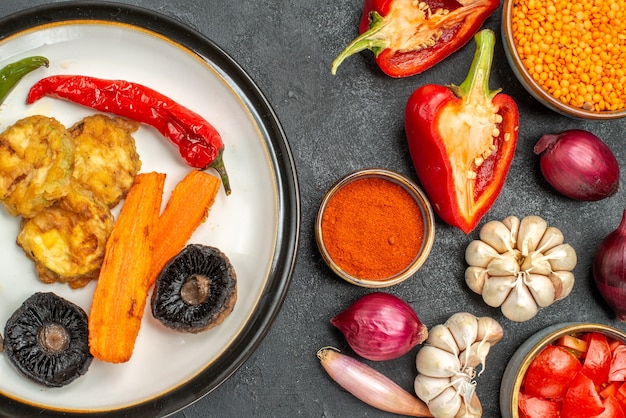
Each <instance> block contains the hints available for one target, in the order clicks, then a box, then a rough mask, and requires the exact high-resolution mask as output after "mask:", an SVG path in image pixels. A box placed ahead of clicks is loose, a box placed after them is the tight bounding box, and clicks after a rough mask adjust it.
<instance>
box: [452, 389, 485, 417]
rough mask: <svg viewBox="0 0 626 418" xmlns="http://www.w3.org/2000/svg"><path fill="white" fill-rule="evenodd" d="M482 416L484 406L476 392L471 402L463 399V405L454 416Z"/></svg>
mask: <svg viewBox="0 0 626 418" xmlns="http://www.w3.org/2000/svg"><path fill="white" fill-rule="evenodd" d="M482 416H483V406H482V405H481V404H480V399H478V395H476V394H474V395H473V396H472V399H471V401H470V403H469V404H468V403H466V402H465V401H463V403H462V405H461V407H460V408H459V412H458V413H457V414H456V415H455V416H454V418H480V417H482Z"/></svg>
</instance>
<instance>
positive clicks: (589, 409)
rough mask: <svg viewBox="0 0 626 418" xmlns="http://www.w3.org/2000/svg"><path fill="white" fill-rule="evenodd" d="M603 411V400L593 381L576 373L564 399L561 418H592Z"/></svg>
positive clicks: (582, 374)
mask: <svg viewBox="0 0 626 418" xmlns="http://www.w3.org/2000/svg"><path fill="white" fill-rule="evenodd" d="M603 411H604V406H603V405H602V399H601V398H600V395H598V391H597V390H596V385H594V383H593V380H591V378H589V377H587V375H585V374H584V373H582V372H580V373H576V376H574V379H573V380H572V382H571V384H570V386H569V388H568V389H567V392H566V393H565V397H564V398H563V407H562V409H561V417H563V418H591V417H595V416H596V415H598V414H600V413H601V412H603Z"/></svg>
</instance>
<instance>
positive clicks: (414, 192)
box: [315, 168, 435, 288]
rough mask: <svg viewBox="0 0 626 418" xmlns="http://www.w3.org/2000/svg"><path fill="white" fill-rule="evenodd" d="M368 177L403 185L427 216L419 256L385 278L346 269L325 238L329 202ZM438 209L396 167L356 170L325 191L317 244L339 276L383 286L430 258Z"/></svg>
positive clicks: (405, 276)
mask: <svg viewBox="0 0 626 418" xmlns="http://www.w3.org/2000/svg"><path fill="white" fill-rule="evenodd" d="M365 178H379V179H383V180H386V181H389V182H391V183H394V184H396V185H398V186H400V187H402V188H403V189H404V190H405V191H407V192H408V194H409V195H410V196H411V197H412V198H413V199H414V201H415V202H416V204H417V206H418V208H419V210H420V212H421V215H422V220H423V225H424V230H423V240H422V244H421V248H420V249H419V251H418V252H417V254H416V255H415V258H414V259H413V260H412V261H411V262H410V263H409V265H408V266H407V267H406V268H404V269H402V270H401V271H398V272H396V273H395V274H393V275H391V276H390V277H386V278H382V279H374V280H372V279H368V278H363V277H357V276H354V275H352V274H350V273H348V272H346V271H345V270H344V269H342V268H341V267H340V266H339V265H338V264H337V263H336V262H335V261H334V260H333V259H332V257H331V255H330V254H329V251H328V249H327V245H326V242H325V236H324V232H323V228H322V219H323V216H324V211H325V210H326V208H327V205H328V202H329V201H330V200H331V199H332V198H333V197H334V196H335V193H336V192H337V191H338V190H340V189H341V188H342V187H344V186H346V185H348V184H350V183H352V182H354V181H357V180H360V179H365ZM434 219H435V217H434V213H433V210H432V207H431V205H430V202H429V201H428V198H427V197H426V195H425V194H424V192H423V191H422V190H421V189H420V188H419V187H418V186H417V185H416V184H415V183H414V182H412V181H411V180H409V179H408V178H406V177H405V176H403V175H401V174H399V173H396V172H394V171H390V170H385V169H378V168H372V169H364V170H360V171H356V172H353V173H351V174H348V175H347V176H345V177H343V178H342V179H340V180H339V181H337V182H336V183H335V184H334V185H333V186H332V187H331V188H330V189H329V190H328V191H327V192H326V194H325V195H324V198H323V199H322V202H321V204H320V207H319V210H318V213H317V217H316V221H315V238H316V241H317V246H318V248H319V251H320V253H321V254H322V257H323V259H324V261H325V262H326V264H328V266H329V267H330V268H331V270H333V272H335V273H336V274H337V275H338V276H339V277H341V278H342V279H344V280H346V281H347V282H349V283H352V284H355V285H357V286H361V287H368V288H382V287H388V286H392V285H395V284H398V283H400V282H403V281H404V280H406V279H408V278H409V277H411V276H412V275H413V274H414V273H415V272H416V271H417V270H418V269H419V268H420V267H421V266H422V265H423V264H424V262H425V261H426V259H427V258H428V255H429V254H430V251H431V248H432V246H433V241H434V238H435V221H434ZM353 233H354V234H358V233H359V231H358V230H355V231H353Z"/></svg>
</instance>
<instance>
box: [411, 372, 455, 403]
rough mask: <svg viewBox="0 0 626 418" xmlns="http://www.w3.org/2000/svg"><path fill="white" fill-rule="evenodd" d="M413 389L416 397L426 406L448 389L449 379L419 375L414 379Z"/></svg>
mask: <svg viewBox="0 0 626 418" xmlns="http://www.w3.org/2000/svg"><path fill="white" fill-rule="evenodd" d="M413 387H414V389H415V394H416V395H417V397H418V398H420V399H421V400H422V401H424V402H426V404H428V402H430V401H431V400H432V399H433V398H436V397H437V396H439V395H440V394H441V392H443V391H444V390H445V389H447V388H449V387H450V378H449V377H432V376H426V375H425V374H421V373H420V374H418V375H417V377H416V378H415V382H414V384H413Z"/></svg>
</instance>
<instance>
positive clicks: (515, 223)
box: [502, 215, 520, 244]
mask: <svg viewBox="0 0 626 418" xmlns="http://www.w3.org/2000/svg"><path fill="white" fill-rule="evenodd" d="M502 223H503V224H504V226H506V227H507V228H509V231H511V242H512V243H513V244H517V234H518V233H519V224H520V220H519V218H518V217H517V216H513V215H511V216H507V217H506V218H504V220H503V221H502Z"/></svg>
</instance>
